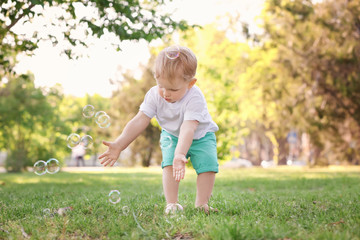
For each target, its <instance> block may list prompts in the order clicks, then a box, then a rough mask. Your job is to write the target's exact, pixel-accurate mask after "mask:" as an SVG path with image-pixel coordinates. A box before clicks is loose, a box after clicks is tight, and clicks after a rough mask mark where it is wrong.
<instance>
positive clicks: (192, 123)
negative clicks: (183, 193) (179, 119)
mask: <svg viewBox="0 0 360 240" xmlns="http://www.w3.org/2000/svg"><path fill="white" fill-rule="evenodd" d="M198 125H199V122H198V121H196V120H187V121H184V122H183V124H182V125H181V127H180V134H179V140H178V144H177V146H176V149H175V153H174V161H173V176H174V178H175V180H176V181H180V180H181V179H184V176H185V163H187V159H186V154H187V152H188V151H189V148H190V146H191V144H192V141H193V137H194V133H195V130H196V128H197V126H198Z"/></svg>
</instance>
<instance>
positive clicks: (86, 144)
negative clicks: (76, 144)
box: [80, 135, 94, 148]
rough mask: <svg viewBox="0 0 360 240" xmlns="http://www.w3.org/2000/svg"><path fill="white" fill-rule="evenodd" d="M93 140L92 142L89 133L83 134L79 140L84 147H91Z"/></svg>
mask: <svg viewBox="0 0 360 240" xmlns="http://www.w3.org/2000/svg"><path fill="white" fill-rule="evenodd" d="M93 142H94V140H93V138H92V137H91V136H90V135H85V136H83V137H82V138H81V140H80V143H81V144H82V145H83V146H84V148H89V147H91V146H92V144H93Z"/></svg>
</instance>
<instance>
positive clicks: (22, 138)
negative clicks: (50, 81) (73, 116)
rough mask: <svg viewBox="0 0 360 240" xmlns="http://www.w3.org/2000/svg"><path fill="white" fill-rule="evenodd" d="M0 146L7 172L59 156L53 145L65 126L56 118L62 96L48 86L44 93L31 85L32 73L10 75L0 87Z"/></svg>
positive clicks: (32, 83) (60, 136)
mask: <svg viewBox="0 0 360 240" xmlns="http://www.w3.org/2000/svg"><path fill="white" fill-rule="evenodd" d="M0 96H1V97H0V129H1V134H0V149H5V150H6V151H7V152H8V153H9V158H8V160H7V162H6V168H7V170H8V171H15V172H16V171H20V170H23V169H24V168H25V167H26V166H29V165H32V164H33V163H34V162H35V161H36V160H39V159H45V160H47V159H49V158H50V156H53V157H57V158H58V157H60V156H61V153H60V152H57V151H56V148H55V147H54V144H56V143H57V142H60V141H61V138H62V137H63V136H62V135H61V134H58V133H57V132H59V130H60V129H64V128H66V126H64V124H63V123H62V122H61V120H60V119H59V118H58V114H57V107H58V104H59V102H60V101H61V98H62V96H61V95H60V94H59V93H58V92H56V91H54V89H51V90H50V92H48V93H45V92H44V91H43V90H42V89H40V88H36V87H35V86H34V80H33V76H32V75H24V74H23V75H19V76H15V77H14V78H10V79H9V81H8V83H6V84H5V85H3V86H2V87H1V88H0Z"/></svg>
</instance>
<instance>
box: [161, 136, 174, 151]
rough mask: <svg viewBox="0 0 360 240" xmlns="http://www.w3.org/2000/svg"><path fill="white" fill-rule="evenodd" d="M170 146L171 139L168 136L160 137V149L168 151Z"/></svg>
mask: <svg viewBox="0 0 360 240" xmlns="http://www.w3.org/2000/svg"><path fill="white" fill-rule="evenodd" d="M171 146H172V139H171V137H170V136H161V137H160V147H161V148H162V149H169V148H171Z"/></svg>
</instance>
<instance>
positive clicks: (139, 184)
mask: <svg viewBox="0 0 360 240" xmlns="http://www.w3.org/2000/svg"><path fill="white" fill-rule="evenodd" d="M161 179H162V178H161V170H160V168H156V169H148V170H147V169H118V170H116V169H113V170H112V172H100V173H90V172H89V173H69V172H60V173H57V174H54V175H49V174H47V175H43V176H37V175H35V174H33V173H25V174H4V173H2V174H0V239H24V238H30V239H360V169H359V168H349V169H345V170H344V169H342V170H341V169H340V170H330V169H313V170H299V169H297V170H291V169H290V168H281V169H258V168H254V169H239V170H221V171H220V173H219V174H217V178H216V182H215V187H214V191H213V196H212V198H211V200H210V204H211V206H213V207H217V208H218V209H219V210H221V212H219V213H214V214H210V215H205V214H204V213H202V212H199V211H197V210H196V209H194V201H195V192H196V175H195V174H194V171H193V170H192V169H189V170H188V171H187V175H186V177H185V180H183V181H182V183H181V185H180V194H179V200H180V203H181V204H182V205H183V206H184V207H185V211H184V213H183V214H177V215H174V216H165V215H164V206H165V199H164V196H163V193H162V184H161ZM113 189H117V190H119V191H120V192H121V201H120V203H118V204H111V203H109V201H108V194H109V192H110V191H111V190H113ZM68 206H71V207H73V210H72V211H69V212H67V214H66V215H65V216H60V215H55V216H44V213H43V211H44V209H46V208H48V209H50V210H51V211H55V210H56V209H59V208H63V207H68ZM124 206H128V207H129V209H130V212H129V214H124V213H123V211H122V208H123V207H124Z"/></svg>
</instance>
